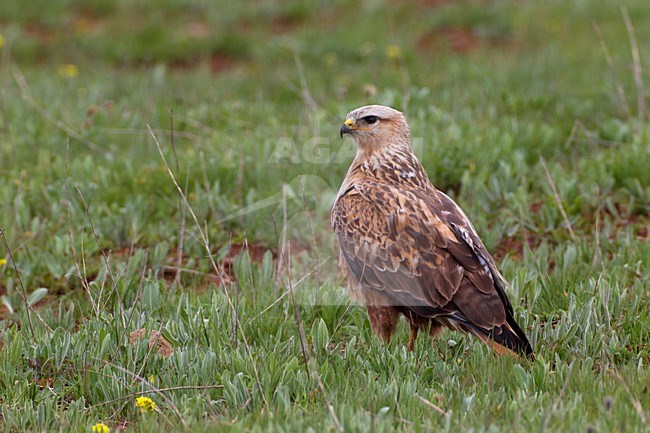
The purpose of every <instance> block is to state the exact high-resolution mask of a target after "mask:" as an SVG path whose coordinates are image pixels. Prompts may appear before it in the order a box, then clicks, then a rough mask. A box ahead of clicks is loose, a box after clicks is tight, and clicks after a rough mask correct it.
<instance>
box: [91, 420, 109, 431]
mask: <svg viewBox="0 0 650 433" xmlns="http://www.w3.org/2000/svg"><path fill="white" fill-rule="evenodd" d="M90 431H91V432H93V433H108V432H109V431H110V429H109V428H108V426H107V425H106V424H104V423H102V422H98V423H97V424H95V425H94V426H92V427H91V428H90Z"/></svg>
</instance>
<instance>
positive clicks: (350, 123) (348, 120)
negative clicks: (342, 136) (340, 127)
mask: <svg viewBox="0 0 650 433" xmlns="http://www.w3.org/2000/svg"><path fill="white" fill-rule="evenodd" d="M352 123H353V122H352V119H346V120H345V126H347V127H348V128H349V127H350V126H352Z"/></svg>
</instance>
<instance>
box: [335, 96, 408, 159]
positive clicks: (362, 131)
mask: <svg viewBox="0 0 650 433" xmlns="http://www.w3.org/2000/svg"><path fill="white" fill-rule="evenodd" d="M340 134H341V138H343V134H349V135H350V137H352V139H353V140H354V143H355V144H356V145H357V147H359V149H361V150H363V151H365V152H374V151H377V150H383V149H386V148H388V147H394V146H410V140H411V136H410V132H409V127H408V125H407V124H406V119H405V118H404V115H403V114H402V113H401V112H399V111H397V110H395V109H393V108H390V107H386V106H383V105H367V106H365V107H360V108H357V109H356V110H353V111H350V112H349V113H348V115H347V116H345V122H344V123H343V126H341V131H340Z"/></svg>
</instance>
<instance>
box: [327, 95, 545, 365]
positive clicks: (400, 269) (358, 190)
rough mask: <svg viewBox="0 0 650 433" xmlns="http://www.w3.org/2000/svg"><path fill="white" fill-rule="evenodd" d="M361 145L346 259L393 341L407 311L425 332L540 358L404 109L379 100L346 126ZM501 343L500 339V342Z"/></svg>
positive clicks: (354, 289)
mask: <svg viewBox="0 0 650 433" xmlns="http://www.w3.org/2000/svg"><path fill="white" fill-rule="evenodd" d="M343 134H349V135H350V136H351V137H352V139H353V140H354V142H355V144H356V145H357V154H356V157H355V159H354V161H353V162H352V165H351V166H350V168H349V169H348V173H347V175H346V177H345V180H344V181H343V184H342V185H341V189H340V190H339V193H338V196H337V198H336V202H335V204H334V207H333V209H332V219H331V224H332V227H333V229H334V232H335V233H336V235H337V238H338V243H339V247H340V255H339V265H340V267H341V270H342V271H343V273H344V274H345V276H346V277H347V279H348V284H349V286H350V292H351V294H352V296H353V298H355V299H356V300H358V301H360V302H362V303H364V304H365V305H366V309H367V311H368V317H369V319H370V324H371V327H372V329H373V331H374V332H375V333H376V334H378V335H379V336H381V337H382V338H383V339H384V340H385V341H388V340H389V339H390V338H391V335H392V334H393V332H394V330H395V327H396V325H397V321H398V320H399V317H400V315H404V316H405V317H406V319H407V320H408V322H409V324H410V327H411V335H410V338H409V343H408V349H409V350H413V344H414V342H415V338H416V336H417V333H418V331H419V330H421V329H426V328H429V329H430V333H431V335H434V334H436V333H437V332H438V331H439V330H440V329H441V327H443V326H446V327H449V328H452V329H459V330H462V331H465V332H469V333H471V334H473V335H475V336H477V337H479V338H480V339H481V340H483V341H484V342H486V343H488V344H489V345H490V346H492V347H493V348H494V349H495V351H497V352H507V351H508V350H509V351H512V352H515V353H518V354H520V355H523V356H527V357H529V358H531V359H532V358H534V354H533V349H532V348H531V346H530V344H529V342H528V339H527V338H526V335H525V334H524V332H523V331H522V330H521V328H520V327H519V326H518V325H517V322H515V319H514V317H513V309H512V305H511V304H510V301H509V300H508V297H507V295H506V292H505V289H506V287H508V283H507V282H506V280H505V279H504V278H503V276H502V275H501V274H500V273H499V271H498V270H497V268H496V266H495V264H494V261H493V260H492V258H491V257H490V254H489V253H488V252H487V250H486V249H485V246H484V245H483V242H481V240H480V239H479V237H478V235H477V234H476V231H475V230H474V227H473V226H472V224H471V223H470V221H469V219H468V218H467V216H465V214H464V213H463V211H462V210H461V209H460V207H458V205H457V204H456V203H454V201H453V200H451V199H450V198H449V197H448V196H447V195H445V194H444V193H442V192H440V191H438V190H437V189H436V188H435V187H434V186H433V185H432V184H431V182H430V180H429V178H428V176H427V174H426V172H425V171H424V168H423V167H422V164H421V163H420V161H418V159H417V157H416V156H415V155H414V154H413V151H412V149H411V144H410V132H409V128H408V125H407V124H406V120H405V118H404V116H403V115H402V113H400V112H399V111H397V110H394V109H392V108H389V107H384V106H380V105H370V106H367V107H361V108H358V109H356V110H354V111H352V112H350V113H349V114H348V115H347V117H346V120H345V123H344V124H343V126H342V127H341V137H343ZM495 343H496V344H495Z"/></svg>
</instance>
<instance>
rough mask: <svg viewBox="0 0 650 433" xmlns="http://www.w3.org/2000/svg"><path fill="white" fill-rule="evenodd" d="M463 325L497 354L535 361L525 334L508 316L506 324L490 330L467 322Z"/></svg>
mask: <svg viewBox="0 0 650 433" xmlns="http://www.w3.org/2000/svg"><path fill="white" fill-rule="evenodd" d="M464 325H465V326H466V327H467V328H468V329H467V330H468V331H469V332H471V333H472V334H474V335H476V336H477V337H478V338H480V339H481V340H483V341H484V342H485V343H487V344H488V345H489V346H490V347H492V349H493V350H494V351H495V352H496V353H498V354H504V353H508V352H511V353H514V354H516V355H519V356H521V357H524V358H528V359H530V360H531V361H533V360H534V359H535V352H534V351H533V348H532V347H531V345H530V342H529V341H528V338H526V334H525V333H524V331H522V329H521V328H520V327H519V325H518V324H517V322H516V321H515V319H514V318H513V317H512V316H511V315H510V314H508V316H507V319H506V323H504V324H503V325H501V326H495V327H494V328H492V329H485V328H481V327H479V326H476V325H474V324H468V323H467V322H465V323H464ZM467 325H469V326H467Z"/></svg>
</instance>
